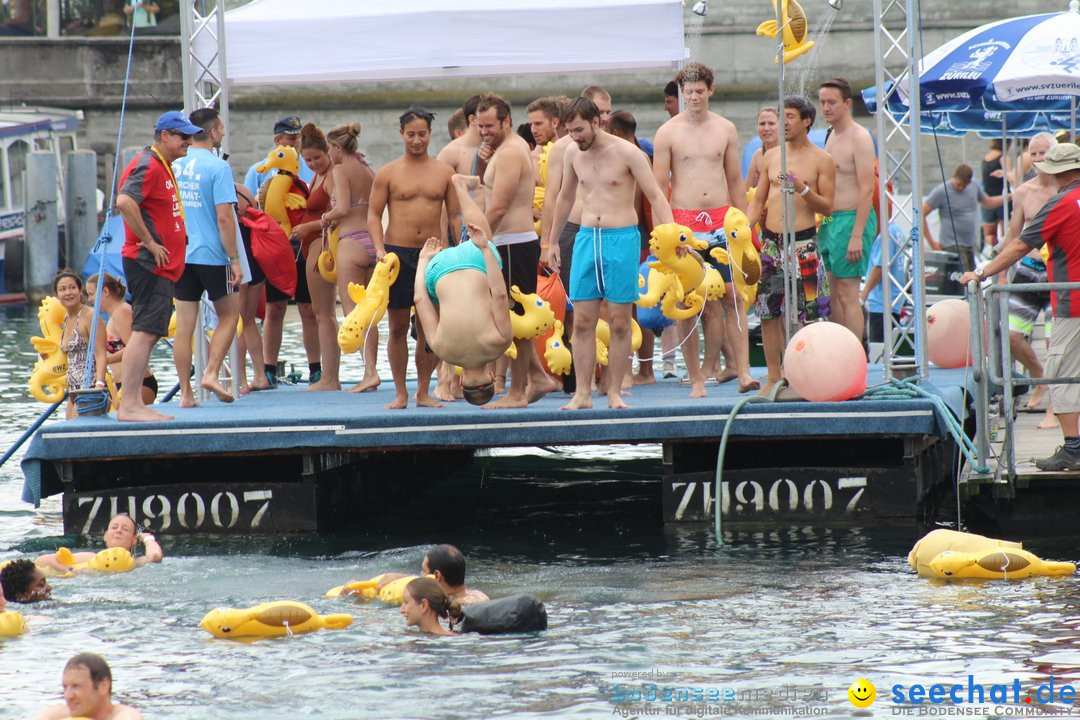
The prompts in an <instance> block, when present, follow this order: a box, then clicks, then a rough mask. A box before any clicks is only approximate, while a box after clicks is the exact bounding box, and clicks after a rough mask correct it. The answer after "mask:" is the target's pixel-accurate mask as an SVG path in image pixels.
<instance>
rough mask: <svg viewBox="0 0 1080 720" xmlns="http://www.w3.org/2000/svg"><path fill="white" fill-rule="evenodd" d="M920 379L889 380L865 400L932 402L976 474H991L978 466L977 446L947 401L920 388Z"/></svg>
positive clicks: (870, 393) (870, 392)
mask: <svg viewBox="0 0 1080 720" xmlns="http://www.w3.org/2000/svg"><path fill="white" fill-rule="evenodd" d="M919 379H920V378H919V377H918V376H914V377H909V378H904V379H902V380H898V379H896V378H889V382H888V384H885V385H876V386H874V387H871V388H867V389H866V394H865V396H864V398H865V399H867V400H911V399H914V398H925V399H928V400H930V401H931V402H932V403H933V404H934V410H935V411H936V412H937V416H938V418H940V419H941V421H942V423H944V425H945V427H946V429H948V431H949V434H950V435H952V437H953V440H955V441H956V445H957V447H959V448H960V452H961V453H963V455H964V457H965V458H966V459H967V461H968V464H970V465H971V467H972V469H973V470H974V471H975V472H976V473H989V472H990V468H989V467H982V466H980V465H979V464H978V458H977V454H976V450H975V444H974V443H973V442H972V441H971V439H970V438H969V437H968V436H967V434H966V433H965V432H964V427H963V425H962V424H961V423H960V420H959V419H958V418H957V417H956V416H955V415H953V412H952V410H950V409H949V406H948V405H946V404H945V401H944V400H942V399H941V396H939V395H936V394H934V393H932V392H929V391H927V390H924V389H923V388H921V387H919V386H918V385H917V384H916V383H917V382H918V381H919Z"/></svg>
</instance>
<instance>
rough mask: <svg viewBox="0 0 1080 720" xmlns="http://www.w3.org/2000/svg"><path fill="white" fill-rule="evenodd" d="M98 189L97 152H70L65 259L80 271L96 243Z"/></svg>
mask: <svg viewBox="0 0 1080 720" xmlns="http://www.w3.org/2000/svg"><path fill="white" fill-rule="evenodd" d="M96 186H97V153H95V152H94V151H93V150H75V151H73V152H71V153H69V154H68V161H67V193H66V197H65V198H64V201H65V203H64V204H65V205H66V207H65V208H64V215H65V220H64V235H65V238H66V240H67V251H66V253H65V256H66V258H67V264H68V265H70V266H71V267H76V268H81V267H82V266H83V263H84V262H86V258H87V257H89V255H90V251H91V250H92V249H93V247H94V243H95V242H97V212H96V211H97V190H96ZM120 242H123V238H120Z"/></svg>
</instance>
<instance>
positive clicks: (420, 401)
mask: <svg viewBox="0 0 1080 720" xmlns="http://www.w3.org/2000/svg"><path fill="white" fill-rule="evenodd" d="M414 397H415V399H416V407H429V408H441V407H442V403H441V402H439V401H438V400H436V399H435V398H433V397H431V395H430V394H428V393H424V394H423V395H421V394H420V393H416V395H415V396H414Z"/></svg>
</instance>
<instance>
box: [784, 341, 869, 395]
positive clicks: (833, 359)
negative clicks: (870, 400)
mask: <svg viewBox="0 0 1080 720" xmlns="http://www.w3.org/2000/svg"><path fill="white" fill-rule="evenodd" d="M784 377H785V378H787V381H788V385H790V386H791V388H792V389H793V390H794V391H795V392H797V393H798V394H799V395H801V396H802V397H804V398H806V399H807V400H810V401H811V402H840V401H843V400H850V399H851V398H853V397H856V396H858V395H861V394H862V393H863V392H865V390H866V352H865V351H864V350H863V347H862V343H860V342H859V339H858V338H857V337H855V335H854V334H853V333H852V332H851V331H850V330H848V329H847V328H846V327H844V326H843V325H840V324H839V323H831V322H817V323H812V324H810V325H807V326H806V327H804V328H803V329H802V330H799V332H797V333H795V334H794V335H792V337H791V342H789V343H788V345H787V349H786V350H785V351H784Z"/></svg>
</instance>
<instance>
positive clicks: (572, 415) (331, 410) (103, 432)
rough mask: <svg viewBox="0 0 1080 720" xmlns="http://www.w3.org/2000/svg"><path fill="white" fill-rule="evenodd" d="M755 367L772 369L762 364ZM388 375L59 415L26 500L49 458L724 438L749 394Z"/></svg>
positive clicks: (858, 414)
mask: <svg viewBox="0 0 1080 720" xmlns="http://www.w3.org/2000/svg"><path fill="white" fill-rule="evenodd" d="M754 374H755V376H760V375H762V374H763V371H762V370H761V369H759V368H755V369H754ZM883 378H884V373H883V370H882V368H881V367H880V366H871V367H870V368H869V369H868V385H870V386H874V385H879V384H881V383H882V382H883ZM931 381H932V382H923V383H922V385H921V386H922V387H923V388H924V389H927V390H930V391H932V392H934V393H936V394H937V395H939V396H940V397H941V398H942V399H943V400H944V401H945V404H946V405H947V406H948V407H949V408H950V409H952V411H953V413H955V414H956V415H957V416H958V417H961V418H963V413H964V410H963V406H964V393H965V383H970V371H968V372H965V370H964V369H959V370H940V369H936V368H935V369H933V371H932V375H931ZM388 386H389V383H385V382H384V383H383V385H382V386H381V388H380V389H379V390H377V391H375V392H372V393H363V394H354V393H346V392H303V391H301V388H302V387H305V386H299V387H290V386H281V387H279V388H278V389H275V390H269V391H264V392H257V393H251V394H249V395H246V396H243V397H241V398H240V399H239V400H238V401H237V402H235V403H232V404H226V403H221V402H219V401H217V400H216V399H210V400H208V401H206V402H204V403H203V404H202V405H200V406H199V407H196V408H191V409H184V410H181V409H179V408H178V407H177V406H176V405H175V404H165V405H161V406H160V408H161V410H163V411H165V412H168V413H170V414H175V416H176V419H174V420H172V421H169V422H163V423H118V422H117V421H116V417H115V414H113V415H105V416H99V417H84V418H77V419H75V420H71V421H67V422H59V423H52V424H50V425H47V426H45V427H44V428H42V429H41V430H39V431H38V432H37V434H36V435H35V436H34V437H33V439H32V441H31V443H30V445H29V447H28V449H27V452H26V455H25V457H24V459H23V461H22V467H23V472H24V475H25V477H26V484H25V486H24V490H23V499H24V500H26V501H27V502H32V503H35V504H37V503H38V502H39V501H40V499H41V498H42V497H45V496H48V495H52V494H55V493H57V492H61V490H62V488H61V487H60V483H59V479H58V478H57V477H56V474H55V473H54V472H52V471H50V469H47V467H46V466H47V465H49V464H51V463H53V462H56V461H66V460H91V461H92V460H113V461H115V460H123V459H132V460H134V459H139V458H157V459H161V458H168V457H188V456H208V455H209V456H213V455H244V454H256V453H258V454H263V453H282V452H294V451H302V450H313V451H354V452H355V451H364V450H403V449H404V450H407V449H421V448H426V449H432V448H489V447H500V446H501V447H513V446H535V445H573V444H586V443H587V444H596V443H655V442H665V441H687V440H695V439H701V440H709V439H711V440H715V439H717V438H719V437H720V435H721V433H722V432H723V429H724V424H725V423H726V422H727V420H728V417H729V415H730V413H731V411H732V409H733V407H734V406H735V404H736V403H737V402H738V401H739V400H740V399H742V398H743V397H745V396H744V395H740V394H739V393H738V392H737V387H736V384H735V383H734V382H731V383H727V384H724V385H710V386H708V387H707V390H708V396H707V397H705V398H690V397H689V392H690V390H689V387H688V386H686V385H680V384H678V383H676V382H675V381H672V380H668V381H659V382H657V383H656V384H654V385H639V386H636V387H634V388H633V390H632V393H631V395H629V396H628V397H627V398H626V401H627V403H628V404H630V406H631V407H630V408H629V409H624V410H609V409H607V407H606V398H603V397H594V404H595V406H596V407H595V408H594V409H592V410H578V411H564V410H561V409H560V407H561V406H562V405H563V404H565V403H566V402H567V400H568V397H569V396H567V395H566V394H564V393H561V392H556V393H552V394H550V395H549V396H547V397H545V398H543V399H541V400H539V401H538V402H536V403H534V404H532V405H531V406H530V407H528V408H526V409H507V410H483V409H481V408H479V407H476V406H472V405H469V404H468V403H466V402H464V401H462V400H458V401H456V402H452V403H445V404H444V406H443V407H442V408H416V407H409V408H408V409H406V410H394V411H390V410H386V409H384V406H385V405H386V403H387V402H389V401H390V399H391V398H392V397H393V396H392V393H391V390H390V388H389V387H388ZM156 407H157V406H156ZM946 433H947V430H946V427H945V425H944V423H943V421H942V418H940V417H938V416H937V410H936V409H935V404H934V402H932V401H931V400H929V399H926V398H912V399H895V398H893V399H876V398H860V399H855V400H850V401H847V402H840V403H808V402H776V403H750V404H748V405H746V406H745V407H743V408H742V410H741V411H740V412H739V414H738V417H737V419H736V420H735V421H734V424H733V427H732V430H731V434H732V435H733V436H736V437H738V436H743V437H748V436H749V437H759V438H761V437H777V438H780V437H792V438H796V437H804V438H805V437H822V436H853V437H857V436H876V437H898V436H916V435H922V436H938V437H941V436H944V435H945V434H946Z"/></svg>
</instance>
